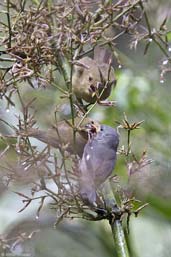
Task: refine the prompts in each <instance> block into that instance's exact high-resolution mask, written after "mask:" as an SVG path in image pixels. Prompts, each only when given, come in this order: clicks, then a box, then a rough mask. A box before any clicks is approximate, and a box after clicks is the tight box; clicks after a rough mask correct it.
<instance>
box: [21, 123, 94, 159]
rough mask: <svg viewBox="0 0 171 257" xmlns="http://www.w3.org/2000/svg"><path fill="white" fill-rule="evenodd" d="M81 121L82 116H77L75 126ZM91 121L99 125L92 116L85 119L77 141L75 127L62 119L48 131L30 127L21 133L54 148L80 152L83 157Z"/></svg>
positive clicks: (79, 129)
mask: <svg viewBox="0 0 171 257" xmlns="http://www.w3.org/2000/svg"><path fill="white" fill-rule="evenodd" d="M79 121H80V118H75V126H77V125H78V123H79ZM90 123H91V124H96V126H98V123H97V122H96V121H94V120H92V119H90V118H86V119H84V121H83V123H82V124H81V126H80V128H78V130H77V132H76V136H75V143H74V138H73V127H72V126H71V125H70V123H69V122H66V121H60V122H58V123H57V124H56V125H55V126H53V127H52V128H49V129H47V130H46V131H44V130H40V129H37V128H29V129H27V131H24V132H23V131H22V132H21V135H22V136H23V135H24V136H28V137H33V138H36V139H38V140H40V141H42V142H44V143H46V144H49V145H50V146H52V147H54V148H59V149H65V150H66V151H67V152H69V153H71V154H74V153H75V154H78V155H79V156H80V157H81V156H82V153H83V150H84V146H85V144H86V143H87V140H88V132H87V130H86V125H87V124H90Z"/></svg>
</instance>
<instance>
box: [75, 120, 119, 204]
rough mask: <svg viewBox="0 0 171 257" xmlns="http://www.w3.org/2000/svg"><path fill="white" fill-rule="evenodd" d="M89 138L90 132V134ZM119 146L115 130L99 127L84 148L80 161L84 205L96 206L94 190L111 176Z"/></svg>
mask: <svg viewBox="0 0 171 257" xmlns="http://www.w3.org/2000/svg"><path fill="white" fill-rule="evenodd" d="M90 136H91V132H90ZM118 144H119V135H118V133H117V131H116V130H115V129H113V128H112V127H109V126H107V125H101V126H100V128H99V131H97V133H96V134H94V135H92V136H91V137H90V139H89V140H88V142H87V144H86V145H85V147H84V152H83V156H82V159H81V161H80V166H79V169H80V180H79V186H80V196H81V198H82V199H83V201H84V202H85V203H86V204H89V205H92V206H95V205H96V198H97V194H96V190H97V189H98V187H99V186H100V185H101V184H102V183H103V182H105V180H106V179H107V178H108V177H109V176H110V175H111V173H112V171H113V169H114V167H115V163H116V152H117V147H118Z"/></svg>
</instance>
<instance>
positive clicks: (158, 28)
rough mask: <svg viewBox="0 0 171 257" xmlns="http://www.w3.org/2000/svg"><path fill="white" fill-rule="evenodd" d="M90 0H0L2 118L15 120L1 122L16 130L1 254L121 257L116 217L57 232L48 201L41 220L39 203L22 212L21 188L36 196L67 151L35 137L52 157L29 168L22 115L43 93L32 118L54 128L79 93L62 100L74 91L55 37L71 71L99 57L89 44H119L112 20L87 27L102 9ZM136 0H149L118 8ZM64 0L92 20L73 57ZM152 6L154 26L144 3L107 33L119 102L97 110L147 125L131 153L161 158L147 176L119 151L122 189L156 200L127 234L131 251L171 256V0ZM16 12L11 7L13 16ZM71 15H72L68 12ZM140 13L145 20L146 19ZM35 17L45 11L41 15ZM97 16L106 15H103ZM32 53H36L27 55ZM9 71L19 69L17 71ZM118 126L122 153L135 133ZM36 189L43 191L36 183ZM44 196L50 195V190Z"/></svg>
mask: <svg viewBox="0 0 171 257" xmlns="http://www.w3.org/2000/svg"><path fill="white" fill-rule="evenodd" d="M91 2H92V3H90V1H80V3H78V2H77V1H62V2H61V1H4V2H3V3H1V7H2V11H1V15H2V21H1V25H0V26H1V29H0V35H1V50H2V51H6V50H7V53H6V54H5V55H1V56H0V57H2V58H4V59H5V58H8V60H6V61H2V60H1V63H0V67H1V68H2V69H0V78H1V85H0V91H1V95H0V118H1V119H3V120H5V121H6V123H8V124H10V126H11V127H10V126H8V125H7V124H5V123H4V122H0V133H1V134H2V135H7V137H4V136H2V137H1V138H0V175H1V183H0V193H1V197H0V216H1V218H0V227H1V234H2V236H1V238H0V245H1V246H0V247H1V250H0V251H1V252H3V251H4V252H5V251H6V253H8V252H12V253H14V254H18V255H20V256H22V254H23V253H25V254H29V256H36V257H37V256H49V257H51V256H58V255H59V256H68V255H71V256H84V255H85V256H94V255H98V256H104V255H109V256H115V255H114V254H115V252H114V250H113V245H112V243H113V239H112V234H111V231H110V227H108V224H107V221H100V222H99V221H98V222H93V221H85V220H84V221H82V219H78V220H77V219H74V220H68V219H67V220H66V222H65V220H64V221H63V222H62V224H59V226H57V228H56V230H54V228H53V224H54V223H55V222H56V217H57V216H58V213H57V211H56V210H49V206H50V207H52V206H51V205H49V202H48V201H47V203H46V202H45V207H44V208H42V210H41V212H40V217H39V219H36V213H37V211H38V210H37V209H38V208H39V206H40V200H39V199H37V200H36V201H35V202H32V203H31V204H30V205H29V206H28V208H26V209H25V210H24V211H23V212H21V213H18V211H19V210H21V209H22V208H23V203H22V200H23V198H21V196H19V195H16V194H15V193H13V191H17V192H22V193H23V194H24V195H28V194H29V192H30V186H29V185H30V184H31V183H35V181H36V182H37V181H39V179H40V176H41V177H42V176H45V177H46V175H47V173H46V169H45V166H46V167H47V166H48V167H50V168H51V166H53V162H54V160H55V158H54V159H53V157H54V156H58V150H56V149H50V154H49V150H48V149H46V144H44V143H42V142H40V141H38V140H36V139H30V140H29V142H30V144H31V145H33V146H35V147H36V148H33V151H35V152H34V153H36V156H38V157H39V158H40V157H41V156H43V157H42V158H45V159H43V162H42V163H40V162H38V161H37V162H35V163H36V165H33V166H31V168H30V167H29V166H28V165H29V163H25V162H26V158H21V156H20V152H19V151H20V148H21V145H20V137H17V136H16V135H15V136H14V130H13V127H12V126H15V128H16V127H17V126H18V127H19V123H18V120H19V119H21V120H22V118H23V117H24V115H23V106H25V104H26V105H27V104H28V103H29V102H30V101H31V100H32V99H33V98H35V101H33V102H32V103H31V105H30V106H29V115H33V116H34V119H35V120H36V125H37V126H39V127H40V128H43V129H45V130H46V129H47V128H49V127H50V126H51V125H50V124H53V123H54V121H55V118H57V120H61V119H63V117H65V118H68V117H69V116H70V118H71V117H72V115H71V107H72V99H71V98H67V97H64V98H63V96H66V95H65V94H66V91H67V90H68V91H69V89H68V88H67V87H66V83H65V82H66V81H65V78H64V76H61V73H62V72H61V70H60V69H59V66H60V65H59V63H57V64H56V62H57V61H56V59H57V57H56V53H55V54H54V49H52V48H51V45H50V43H51V40H52V39H58V40H56V46H57V47H58V48H61V50H62V53H63V54H64V56H65V58H66V59H67V60H66V66H67V70H68V62H67V61H68V60H70V59H72V61H74V60H75V59H79V58H80V57H81V56H82V54H84V52H85V53H86V51H88V54H89V55H90V56H92V51H90V52H89V50H90V48H89V47H90V46H91V47H94V46H95V45H96V43H97V42H98V44H99V43H100V44H103V43H104V42H106V41H108V40H109V41H110V37H109V36H108V34H105V33H103V32H104V26H105V22H104V23H102V26H100V27H98V29H99V31H98V33H97V34H96V33H94V31H93V29H92V28H91V27H88V28H87V27H86V26H89V24H88V25H85V24H87V23H86V22H85V20H86V19H89V18H90V17H91V15H95V13H96V10H97V6H98V1H91ZM110 2H112V1H102V4H106V3H108V4H109V5H110ZM129 2H132V3H134V2H141V1H113V3H114V4H117V3H118V5H121V6H124V4H125V3H129ZM8 4H9V6H8ZM53 4H54V6H53ZM63 4H67V5H68V8H69V6H70V5H71V6H72V5H73V4H76V6H77V9H76V10H77V12H78V14H77V15H78V17H77V21H78V20H79V19H80V20H81V19H83V21H82V23H83V24H84V25H82V23H81V22H80V23H77V24H76V23H75V24H74V25H72V26H73V28H74V26H75V34H74V37H73V38H74V40H75V41H74V43H75V49H74V53H72V51H71V47H70V45H69V44H70V31H69V30H68V27H69V26H70V24H72V22H74V21H72V15H71V16H69V17H62V18H63V19H66V20H67V25H68V26H66V28H65V29H66V30H65V33H64V35H62V36H63V38H61V40H62V43H61V41H60V40H59V36H61V35H60V32H61V31H60V29H61V27H58V26H57V24H58V23H57V22H59V20H58V19H57V18H55V17H54V16H53V15H52V16H51V15H49V13H50V14H53V13H56V12H58V11H59V10H61V9H62V8H63V6H62V5H63ZM79 4H80V6H81V7H80V6H79ZM81 4H82V5H81ZM108 4H106V9H104V11H103V12H102V13H100V14H99V15H101V17H102V18H103V17H104V16H105V12H107V14H108V15H109V16H108V18H109V17H111V16H110V15H111V14H110V8H109V6H108ZM6 6H7V8H8V9H7V8H6ZM107 6H108V8H109V9H108V8H107ZM143 6H144V7H145V14H146V15H147V17H148V22H149V24H150V27H148V25H149V24H147V20H146V17H145V16H144V12H142V13H141V12H140V9H139V7H138V8H137V9H136V8H135V9H132V10H133V13H131V8H130V12H126V14H125V15H124V14H123V15H122V16H121V17H120V18H119V19H118V20H116V21H114V23H113V24H112V26H111V27H112V30H111V31H110V30H109V31H107V32H108V33H109V34H110V35H111V37H112V38H114V37H115V36H116V39H115V40H114V43H113V45H112V46H110V47H111V49H112V51H113V63H112V64H113V66H114V68H115V71H116V77H117V86H116V88H115V89H113V91H112V93H111V96H110V99H111V100H113V99H114V100H116V101H117V106H116V107H103V106H99V105H96V106H95V107H94V109H93V110H92V112H91V113H90V116H91V117H92V118H94V119H96V120H98V121H100V122H101V123H104V124H108V125H111V126H117V125H118V122H119V123H121V121H122V120H123V119H124V113H125V114H126V116H127V117H128V120H129V122H130V123H134V122H139V121H142V120H143V121H144V122H143V123H142V124H141V127H140V128H139V129H138V130H134V131H132V132H131V151H132V154H133V155H134V156H135V158H136V159H137V160H140V159H141V157H142V152H143V151H147V154H148V158H150V159H152V160H153V163H152V164H150V165H148V166H145V167H143V168H142V169H140V171H141V172H136V173H135V174H133V175H131V176H128V175H129V174H128V171H129V168H128V164H129V163H132V161H133V158H132V155H129V156H128V157H127V158H125V156H124V155H122V154H119V155H118V162H117V166H116V168H115V174H116V175H117V176H118V177H119V181H120V187H122V188H123V191H124V193H125V195H128V197H133V196H135V197H136V198H137V199H140V200H141V201H142V202H148V203H149V206H148V207H146V208H145V209H144V210H143V211H142V212H141V213H140V214H139V216H138V217H137V218H136V219H135V218H134V217H131V221H130V232H129V234H128V242H129V249H130V251H131V256H137V257H148V256H152V255H155V256H157V257H167V256H170V254H171V246H170V243H169V242H170V240H171V230H170V217H171V207H170V201H171V190H170V184H171V173H170V171H171V160H170V156H171V136H170V135H171V125H170V121H171V113H170V95H171V87H170V83H169V82H170V70H171V68H170V60H171V59H170V54H171V31H170V30H169V29H168V28H170V26H171V19H170V18H171V4H170V1H167V0H162V1H159V0H150V1H147V2H144V3H143ZM55 8H56V9H55ZM60 8H61V9H60ZM79 8H80V9H81V10H82V12H80V10H79ZM122 8H123V7H122ZM122 8H119V7H118V9H117V8H116V13H115V15H118V14H120V13H122V11H123V9H122ZM125 8H127V7H125ZM7 10H8V11H9V10H10V12H9V13H8V12H7ZM86 10H88V11H86ZM62 11H63V13H65V11H66V10H65V8H64V9H62ZM137 12H138V13H137ZM139 12H140V13H139ZM7 14H9V15H11V23H12V26H11V29H12V31H13V33H11V36H10V37H9V34H10V33H9V20H8V15H7ZM17 14H18V15H17ZM84 15H85V16H84ZM134 15H135V17H134V19H133V18H132V16H134ZM141 15H142V18H141V19H140V20H139V19H138V18H139V17H141ZM136 16H137V17H136ZM34 17H36V18H35V20H34ZM57 17H58V16H57ZM93 17H94V16H93ZM115 17H116V16H115ZM166 17H167V20H166ZM95 18H97V20H98V18H99V17H95ZM95 18H94V20H95V22H97V21H96V19H95ZM136 18H137V19H136ZM32 19H33V20H32ZM84 19H85V20H84ZM30 20H31V22H30ZM94 20H93V21H94ZM29 22H30V23H29ZM65 22H66V21H65ZM4 24H5V25H4ZM119 25H122V26H119ZM79 26H80V27H79ZM85 27H86V31H87V30H88V29H89V30H90V33H89V34H88V35H87V34H85V35H84V33H83V34H82V38H79V37H78V34H79V33H80V31H81V29H83V30H85ZM57 28H60V29H57ZM73 28H72V29H73ZM91 29H92V31H93V32H92V31H91ZM123 31H124V33H123V35H121V36H119V37H118V38H117V35H118V34H119V33H120V32H123ZM107 32H106V33H107ZM36 33H37V34H36ZM86 37H87V38H86ZM90 39H91V40H90ZM80 40H83V43H82V44H83V47H80V48H79V47H78V48H77V44H78V45H79V43H80ZM86 40H87V41H88V43H86ZM52 41H53V40H52ZM78 42H79V43H78ZM58 44H59V45H58ZM35 45H36V47H35ZM18 51H19V52H20V54H18ZM23 51H24V53H25V54H26V55H27V58H23V59H22V56H21V52H23ZM74 55H75V56H74ZM30 58H31V59H30ZM74 58H75V59H74ZM21 59H22V60H21ZM20 61H21V63H22V65H21V66H20V64H21V63H20ZM69 65H71V63H69ZM8 68H10V69H12V73H10V71H9V70H8ZM57 69H58V70H57ZM69 72H70V69H69ZM63 75H64V74H63ZM4 78H5V79H4ZM50 82H51V83H50ZM61 89H62V90H63V91H62V92H61ZM61 95H62V98H61ZM21 100H22V101H21ZM54 113H55V114H56V116H55V115H54ZM25 115H26V113H25ZM27 125H28V124H27ZM18 127H17V128H18ZM119 131H120V134H121V141H120V149H119V150H120V151H121V150H123V147H122V146H125V145H127V131H126V130H124V129H120V130H119ZM27 143H28V142H27ZM44 149H46V150H45V151H44ZM124 149H125V148H124ZM29 150H30V149H29ZM120 153H121V152H120ZM45 155H46V156H45ZM39 160H40V159H39ZM132 165H133V164H132ZM68 167H70V163H69V164H68ZM116 184H117V183H116ZM48 186H49V188H50V189H51V190H54V191H55V190H56V189H55V188H53V187H54V185H52V184H51V183H49V184H48ZM37 187H38V185H37ZM34 190H35V191H36V190H37V188H36V183H35V184H34ZM39 193H40V195H41V193H42V192H39ZM44 213H45V214H44ZM38 214H39V213H38ZM43 215H45V217H44V216H43ZM37 218H38V216H37ZM125 229H126V225H125ZM34 231H35V232H34ZM40 231H41V232H40ZM5 249H6V250H5Z"/></svg>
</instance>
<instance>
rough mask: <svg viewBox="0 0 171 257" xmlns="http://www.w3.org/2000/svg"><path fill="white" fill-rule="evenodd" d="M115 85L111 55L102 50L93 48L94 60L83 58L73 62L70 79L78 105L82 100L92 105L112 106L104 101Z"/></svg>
mask: <svg viewBox="0 0 171 257" xmlns="http://www.w3.org/2000/svg"><path fill="white" fill-rule="evenodd" d="M114 84H115V75H114V69H113V67H112V66H111V53H109V52H108V51H107V50H106V49H103V48H100V47H98V48H95V53H94V59H92V58H90V57H88V56H85V57H83V58H82V59H80V60H78V61H76V62H75V65H74V73H73V78H72V85H73V92H74V94H75V95H76V98H77V99H78V101H79V102H80V103H82V100H84V101H86V102H87V103H90V104H93V103H95V101H98V103H99V104H102V105H112V104H113V103H112V102H109V101H104V100H106V99H107V98H108V97H109V96H110V93H111V89H112V85H114Z"/></svg>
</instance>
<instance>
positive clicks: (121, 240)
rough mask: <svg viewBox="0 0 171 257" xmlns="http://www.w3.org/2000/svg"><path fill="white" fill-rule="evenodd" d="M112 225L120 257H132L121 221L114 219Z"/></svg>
mask: <svg viewBox="0 0 171 257" xmlns="http://www.w3.org/2000/svg"><path fill="white" fill-rule="evenodd" d="M110 225H111V229H112V234H113V238H114V244H115V249H116V252H117V255H118V257H130V255H129V252H128V247H127V243H126V239H125V235H124V231H123V227H122V222H121V220H120V219H114V220H113V221H112V222H111V224H110Z"/></svg>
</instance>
